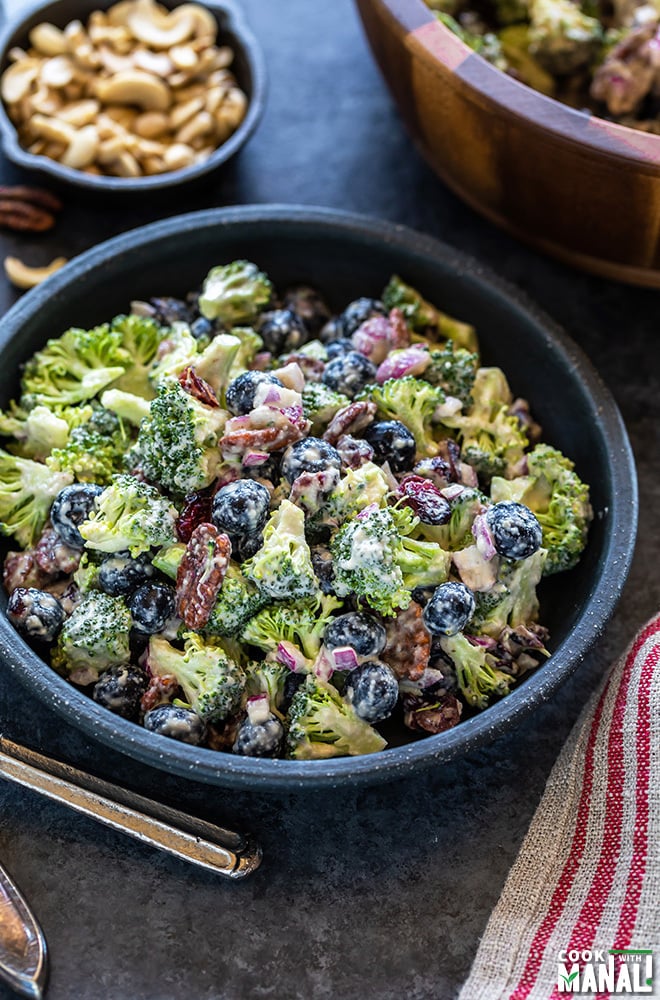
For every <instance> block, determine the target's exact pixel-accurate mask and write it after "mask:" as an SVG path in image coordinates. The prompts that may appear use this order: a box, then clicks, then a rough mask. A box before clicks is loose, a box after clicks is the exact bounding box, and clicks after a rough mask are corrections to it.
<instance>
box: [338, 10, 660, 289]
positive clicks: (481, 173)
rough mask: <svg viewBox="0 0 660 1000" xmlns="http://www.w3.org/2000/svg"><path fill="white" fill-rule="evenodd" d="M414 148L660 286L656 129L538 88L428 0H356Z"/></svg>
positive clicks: (457, 184)
mask: <svg viewBox="0 0 660 1000" xmlns="http://www.w3.org/2000/svg"><path fill="white" fill-rule="evenodd" d="M356 3H357V7H358V9H359V11H360V15H361V17H362V21H363V23H364V27H365V30H366V33H367V37H368V39H369V42H370V44H371V47H372V49H373V52H374V55H375V57H376V59H377V61H378V64H379V66H380V68H381V71H382V73H383V75H384V77H385V79H386V81H387V83H388V85H389V87H390V89H391V91H392V94H393V95H394V98H395V100H396V101H397V103H398V105H399V109H400V111H401V114H402V116H403V119H404V121H405V123H406V125H407V127H408V129H409V131H410V132H411V134H412V136H413V138H414V140H415V142H416V144H417V146H418V147H419V149H420V151H421V152H422V154H423V155H424V156H425V158H426V159H427V160H428V162H429V163H430V165H431V166H432V167H433V169H434V170H435V171H436V172H437V173H438V174H439V176H440V177H441V178H442V180H443V181H445V183H446V184H448V185H449V187H450V188H452V190H453V191H455V192H456V194H458V195H459V196H460V197H461V198H463V199H464V200H465V201H467V202H468V204H469V205H471V206H472V208H474V209H476V210H477V211H479V212H481V213H482V214H483V215H485V216H486V217H487V218H488V219H490V220H491V221H492V222H495V223H496V224H497V225H499V226H502V227H503V228H504V229H506V230H508V232H510V233H512V234H513V235H514V236H517V237H518V238H519V239H521V240H524V241H525V242H527V243H530V244H532V245H533V246H534V247H536V248H537V249H539V250H543V251H546V252H547V253H549V254H552V255H553V256H555V257H558V258H560V259H561V260H563V261H565V262H567V263H570V264H573V265H575V266H576V267H580V268H583V269H584V270H586V271H592V272H593V273H595V274H599V275H602V276H604V277H606V278H617V279H619V280H621V281H627V282H631V283H633V284H639V285H648V286H652V287H655V288H660V136H658V135H651V134H649V133H645V132H639V131H636V130H635V129H631V128H626V127H625V126H622V125H615V124H613V123H611V122H606V121H604V120H603V119H600V118H597V117H595V116H592V115H589V114H588V113H584V112H581V111H576V110H574V109H572V108H569V107H567V106H566V105H564V104H560V103H559V102H558V101H555V100H553V99H552V98H550V97H545V96H544V95H543V94H540V93H537V92H536V91H534V90H532V89H531V88H529V87H527V86H526V85H525V84H522V83H519V82H518V81H517V80H514V79H513V78H512V77H509V76H507V75H506V74H505V73H502V72H501V71H500V70H497V69H495V67H494V66H492V65H491V64H490V63H488V62H486V61H485V60H484V59H482V58H481V56H478V55H476V54H475V53H474V52H472V51H471V50H470V49H469V48H468V47H467V46H466V45H465V44H464V43H463V42H461V41H460V39H459V38H457V37H456V36H455V35H454V34H452V32H451V31H449V29H448V28H446V27H445V26H444V25H443V24H441V23H440V22H439V21H437V20H436V18H435V17H434V16H433V13H432V12H431V11H430V10H429V9H428V8H427V7H426V6H425V4H424V3H423V2H422V0H356Z"/></svg>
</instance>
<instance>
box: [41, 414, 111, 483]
mask: <svg viewBox="0 0 660 1000" xmlns="http://www.w3.org/2000/svg"><path fill="white" fill-rule="evenodd" d="M127 445H128V439H127V438H126V436H125V435H124V434H123V433H122V431H121V430H120V429H119V430H116V431H115V432H114V433H113V434H109V435H108V434H102V433H99V432H98V431H97V430H95V429H94V424H93V423H92V422H91V421H90V423H88V424H83V425H81V426H80V427H74V428H73V430H72V431H71V433H70V434H69V439H68V441H67V442H66V444H65V446H64V447H63V448H54V449H53V451H52V452H51V454H50V456H49V457H48V458H47V459H46V465H47V466H48V468H49V469H53V470H54V471H56V472H70V473H72V475H73V476H74V477H75V479H77V480H78V482H81V483H98V484H99V485H100V486H105V484H106V483H109V482H110V480H111V479H112V477H113V475H115V473H117V472H120V471H121V469H122V468H123V464H124V455H125V454H126V450H127Z"/></svg>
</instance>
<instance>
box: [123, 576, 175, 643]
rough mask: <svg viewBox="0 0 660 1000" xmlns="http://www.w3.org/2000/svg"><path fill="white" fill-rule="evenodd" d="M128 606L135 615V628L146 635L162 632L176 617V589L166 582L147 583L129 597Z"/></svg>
mask: <svg viewBox="0 0 660 1000" xmlns="http://www.w3.org/2000/svg"><path fill="white" fill-rule="evenodd" d="M127 604H128V608H129V611H130V612H131V615H132V616H133V628H134V629H135V631H136V632H143V633H144V634H145V635H154V634H155V633H156V632H162V630H163V629H164V628H165V626H166V625H167V623H168V621H169V620H170V618H173V617H174V611H175V607H176V602H175V598H174V590H173V589H172V587H168V586H167V584H165V583H145V584H143V585H142V586H141V587H138V589H137V590H136V591H135V593H134V594H132V595H131V597H129V599H128V601H127Z"/></svg>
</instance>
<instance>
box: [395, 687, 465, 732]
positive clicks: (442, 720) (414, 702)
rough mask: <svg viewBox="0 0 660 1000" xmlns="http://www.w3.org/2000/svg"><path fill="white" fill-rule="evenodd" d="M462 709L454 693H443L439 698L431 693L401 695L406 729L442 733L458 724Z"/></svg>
mask: <svg viewBox="0 0 660 1000" xmlns="http://www.w3.org/2000/svg"><path fill="white" fill-rule="evenodd" d="M462 711H463V706H462V705H461V703H460V701H459V700H458V698H457V697H456V695H454V694H443V695H441V696H440V697H439V698H438V697H433V695H430V696H428V697H426V698H425V697H424V696H420V697H417V696H416V695H404V697H403V721H404V723H405V725H406V726H407V727H408V729H417V730H421V731H422V732H425V733H444V732H446V731H447V730H448V729H453V728H454V726H456V725H458V723H459V722H460V721H461V712H462Z"/></svg>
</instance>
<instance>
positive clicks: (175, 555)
mask: <svg viewBox="0 0 660 1000" xmlns="http://www.w3.org/2000/svg"><path fill="white" fill-rule="evenodd" d="M185 551H186V546H185V544H184V543H183V542H175V544H174V545H166V546H164V548H162V549H161V550H160V551H159V552H157V553H156V555H155V556H154V557H153V559H152V560H151V562H152V565H153V566H154V568H155V569H157V570H160V572H161V573H164V574H165V576H169V578H170V579H171V580H176V574H177V570H178V569H179V563H180V562H181V560H182V559H183V553H184V552H185Z"/></svg>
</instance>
